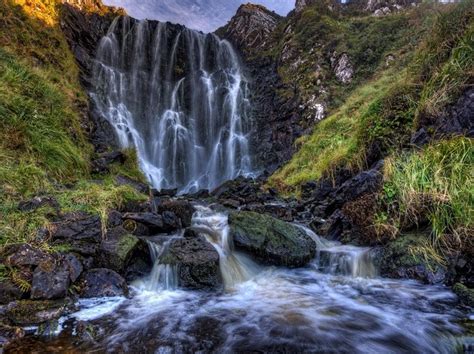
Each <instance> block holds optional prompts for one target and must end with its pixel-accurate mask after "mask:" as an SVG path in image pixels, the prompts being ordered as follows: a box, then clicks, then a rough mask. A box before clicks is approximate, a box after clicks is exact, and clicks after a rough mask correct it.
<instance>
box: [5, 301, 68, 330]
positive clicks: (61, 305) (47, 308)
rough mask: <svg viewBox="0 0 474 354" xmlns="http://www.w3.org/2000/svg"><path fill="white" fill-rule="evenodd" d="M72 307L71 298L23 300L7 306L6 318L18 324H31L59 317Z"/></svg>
mask: <svg viewBox="0 0 474 354" xmlns="http://www.w3.org/2000/svg"><path fill="white" fill-rule="evenodd" d="M70 308H71V303H70V301H69V300H49V301H31V300H21V301H15V302H13V303H10V304H9V305H7V306H6V309H5V318H6V319H7V320H9V321H10V322H11V323H13V324H14V325H17V326H31V325H37V324H40V323H45V322H48V321H51V320H55V319H58V318H59V317H61V316H62V315H64V314H65V313H66V312H67V311H69V309H70Z"/></svg>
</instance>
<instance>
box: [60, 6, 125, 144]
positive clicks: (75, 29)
mask: <svg viewBox="0 0 474 354" xmlns="http://www.w3.org/2000/svg"><path fill="white" fill-rule="evenodd" d="M65 2H66V3H65V4H63V6H62V9H61V10H62V11H61V22H60V24H61V29H62V30H63V32H64V34H65V36H66V39H67V40H68V42H69V46H70V48H71V51H72V53H73V54H74V57H75V58H76V61H77V63H78V64H79V68H80V70H81V76H80V79H81V83H82V84H83V85H84V87H86V88H89V87H90V86H91V72H92V65H93V59H94V57H95V51H96V48H97V45H98V43H99V41H100V40H101V38H102V37H103V36H104V35H105V34H106V33H107V30H108V29H109V27H110V25H111V24H112V21H113V20H114V18H115V17H116V16H117V15H124V14H125V12H124V11H123V10H118V9H114V8H110V7H104V6H103V5H102V4H101V1H99V0H67V1H65ZM84 9H92V10H94V11H84ZM86 111H88V112H87V113H86V112H85V116H86V119H85V121H86V122H85V125H87V129H88V130H90V132H91V141H92V143H93V144H94V146H95V148H96V150H97V151H102V152H104V151H107V149H108V147H110V146H112V147H117V146H118V144H117V141H116V138H115V134H114V131H113V128H112V126H111V125H110V124H109V123H108V122H107V121H106V120H105V119H103V118H101V117H100V116H99V115H98V113H97V112H96V110H95V108H94V107H89V109H87V108H86Z"/></svg>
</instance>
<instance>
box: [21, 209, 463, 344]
mask: <svg viewBox="0 0 474 354" xmlns="http://www.w3.org/2000/svg"><path fill="white" fill-rule="evenodd" d="M193 223H194V226H195V227H199V228H200V229H201V230H202V231H203V232H206V233H207V237H208V240H209V241H210V242H211V243H213V245H214V247H215V248H216V249H217V250H218V252H219V255H220V264H221V272H222V273H223V274H222V275H223V279H224V283H225V290H223V291H222V292H219V293H213V292H205V291H185V290H182V289H179V287H178V281H177V279H176V275H175V274H174V272H175V270H174V269H173V268H171V267H163V266H162V265H160V264H159V255H160V249H162V247H165V245H161V246H157V247H154V248H153V249H154V250H155V252H154V254H155V257H156V260H155V267H154V269H153V271H152V273H151V274H150V275H149V276H148V277H146V278H145V279H142V280H140V281H138V282H136V283H135V284H134V287H133V296H132V297H131V298H130V299H125V298H112V299H89V300H82V301H81V302H80V310H79V311H78V312H76V313H74V314H72V315H71V316H70V317H68V318H67V319H64V325H63V327H64V329H63V332H62V333H61V334H60V335H59V337H56V338H55V339H52V340H51V341H49V342H48V341H46V342H43V343H42V345H43V346H44V348H42V349H41V351H48V350H50V349H51V348H54V350H55V352H58V348H62V350H64V351H67V350H69V352H84V351H93V350H95V351H97V352H104V351H107V352H130V353H186V352H202V353H207V352H218V353H233V352H259V353H262V352H279V353H301V352H305V353H306V352H310V353H311V352H325V353H327V352H338V353H341V352H342V353H440V352H441V353H442V352H446V353H449V352H453V346H454V342H453V338H454V336H456V335H459V334H460V333H461V328H460V327H459V326H458V325H457V324H456V322H457V321H458V320H459V319H460V318H461V317H462V316H463V314H462V313H460V312H459V311H457V310H454V307H455V303H456V297H455V295H454V294H452V293H451V292H450V291H448V290H447V289H446V288H444V287H438V286H426V285H422V284H420V283H418V282H415V281H406V280H391V279H383V278H380V277H377V276H376V269H375V267H374V265H373V264H372V262H371V259H370V252H369V250H368V249H361V248H356V247H348V246H342V245H337V244H335V243H329V242H327V241H325V240H321V239H319V238H317V236H316V235H314V234H311V233H310V234H311V236H312V237H314V238H315V240H316V241H317V243H318V248H319V252H318V256H317V257H316V258H315V259H314V260H313V262H312V263H311V264H310V265H309V266H307V267H306V268H302V269H285V268H274V267H263V266H259V265H257V264H255V263H254V262H253V261H252V260H250V259H249V258H248V257H246V256H245V255H242V254H239V253H236V252H234V251H232V242H231V240H229V239H228V226H227V217H226V215H224V214H218V213H215V212H211V211H210V210H209V209H206V208H201V209H200V211H199V212H198V213H196V215H195V216H194V222H193ZM206 230H207V231H206ZM174 237H180V235H176V236H174ZM151 247H153V246H151ZM77 323H80V324H81V326H82V328H92V329H93V330H92V332H94V333H95V335H96V338H99V339H98V340H97V341H93V340H92V339H91V338H89V339H90V340H84V335H82V336H75V335H74V334H77V333H75V332H76V329H74V330H73V327H74V326H73V324H76V325H77ZM74 328H75V327H74ZM25 345H26V344H25ZM34 346H35V348H36V349H38V348H41V347H40V346H39V344H38V342H34ZM51 350H52V349H51ZM95 351H94V352H95Z"/></svg>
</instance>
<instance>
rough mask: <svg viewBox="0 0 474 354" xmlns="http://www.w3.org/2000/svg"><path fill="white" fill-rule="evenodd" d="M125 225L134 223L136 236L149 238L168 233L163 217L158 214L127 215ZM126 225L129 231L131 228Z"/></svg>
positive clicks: (124, 217) (125, 215)
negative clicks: (130, 222)
mask: <svg viewBox="0 0 474 354" xmlns="http://www.w3.org/2000/svg"><path fill="white" fill-rule="evenodd" d="M123 219H124V220H125V223H127V221H128V222H129V221H133V222H134V223H135V225H133V227H132V230H131V231H132V232H133V233H134V234H135V235H140V236H149V235H153V234H158V233H163V232H167V230H166V228H165V224H164V222H163V217H162V216H161V215H158V214H156V213H148V212H145V213H125V214H124V215H123ZM125 223H124V225H125V226H126V228H127V230H129V229H130V228H129V227H128V226H127V225H126V224H125Z"/></svg>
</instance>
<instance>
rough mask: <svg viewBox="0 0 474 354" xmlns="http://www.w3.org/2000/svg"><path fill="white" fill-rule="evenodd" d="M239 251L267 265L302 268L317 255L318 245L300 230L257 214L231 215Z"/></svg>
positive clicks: (233, 234)
mask: <svg viewBox="0 0 474 354" xmlns="http://www.w3.org/2000/svg"><path fill="white" fill-rule="evenodd" d="M229 226H230V234H231V237H232V239H233V241H234V245H235V247H236V249H238V250H242V251H245V252H247V253H249V254H251V255H252V256H254V257H256V258H257V259H258V260H260V261H261V262H263V263H265V264H272V265H276V266H288V267H301V266H304V265H305V264H307V263H308V262H309V261H310V260H311V259H312V258H314V256H315V254H316V243H315V242H314V241H313V240H312V239H311V238H310V237H309V236H308V235H307V234H306V232H304V231H303V230H302V229H300V228H299V227H297V226H294V225H292V224H289V223H286V222H283V221H281V220H278V219H275V218H272V217H270V216H267V215H261V214H257V213H254V212H239V213H231V214H230V215H229Z"/></svg>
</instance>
